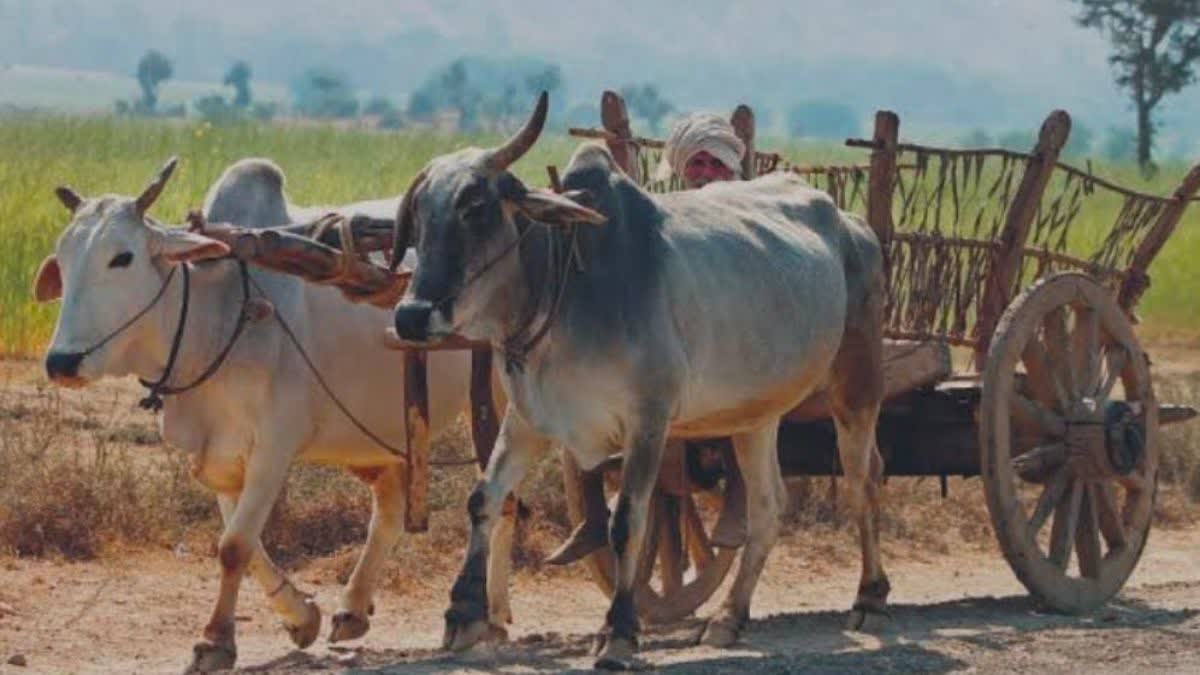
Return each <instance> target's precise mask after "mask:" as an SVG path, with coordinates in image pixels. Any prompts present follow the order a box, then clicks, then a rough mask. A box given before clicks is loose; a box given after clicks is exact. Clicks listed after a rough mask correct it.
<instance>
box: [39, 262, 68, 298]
mask: <svg viewBox="0 0 1200 675" xmlns="http://www.w3.org/2000/svg"><path fill="white" fill-rule="evenodd" d="M61 297H62V270H60V269H59V267H58V257H57V256H55V255H54V254H53V253H51V254H50V255H48V256H46V259H45V260H43V261H42V264H41V265H40V266H39V267H38V271H37V276H35V277H34V281H33V298H34V300H37V301H38V302H51V301H54V300H58V299H59V298H61Z"/></svg>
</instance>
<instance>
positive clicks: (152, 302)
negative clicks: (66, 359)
mask: <svg viewBox="0 0 1200 675" xmlns="http://www.w3.org/2000/svg"><path fill="white" fill-rule="evenodd" d="M176 269H177V268H175V267H172V268H171V271H170V272H169V273H168V274H167V278H166V279H163V282H162V285H161V286H159V287H158V292H157V293H155V294H154V297H153V298H151V299H150V302H149V303H148V304H147V305H146V306H145V307H143V308H142V309H141V311H139V312H138V313H137V314H134V315H133V316H132V317H130V318H129V320H128V321H126V322H125V323H123V324H121V325H120V326H118V327H117V329H116V330H114V331H113V332H111V333H109V334H108V335H105V336H104V338H103V339H101V340H100V341H99V342H97V343H96V344H94V345H92V346H91V347H88V348H87V349H85V350H83V351H82V352H79V358H80V359H84V358H87V357H88V356H91V355H92V354H94V353H96V352H97V351H99V350H100V349H102V348H103V347H104V345H106V344H108V343H109V342H112V340H113V338H115V337H117V336H118V335H120V334H121V333H124V332H125V331H126V330H128V329H129V327H130V326H132V325H133V324H135V323H137V321H138V319H140V318H142V317H143V316H146V313H147V312H149V311H150V310H151V309H153V308H154V306H155V305H157V304H158V301H159V300H162V297H163V294H164V293H166V292H167V286H169V285H171V279H173V278H174V277H175V270H176ZM187 273H188V272H187V268H186V266H185V267H184V270H183V274H184V278H185V279H186V278H187ZM185 288H186V286H185ZM184 292H185V293H186V291H184Z"/></svg>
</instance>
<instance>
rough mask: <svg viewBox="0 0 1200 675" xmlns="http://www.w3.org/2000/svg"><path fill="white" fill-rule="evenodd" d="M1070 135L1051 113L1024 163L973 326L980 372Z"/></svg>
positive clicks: (1067, 120)
mask: <svg viewBox="0 0 1200 675" xmlns="http://www.w3.org/2000/svg"><path fill="white" fill-rule="evenodd" d="M1070 134H1071V116H1070V115H1068V114H1067V113H1066V111H1065V110H1055V111H1054V112H1052V113H1050V115H1049V116H1048V117H1047V118H1046V121H1045V122H1043V123H1042V129H1041V131H1040V132H1039V133H1038V141H1037V145H1035V146H1034V148H1033V153H1032V155H1031V156H1030V157H1029V159H1028V160H1026V161H1025V174H1024V175H1023V176H1022V177H1021V184H1020V185H1019V186H1018V187H1017V192H1016V194H1015V195H1014V196H1013V199H1012V203H1010V204H1009V206H1008V213H1007V214H1006V216H1005V221H1004V230H1003V231H1001V233H1000V241H999V247H998V248H997V250H996V251H995V253H994V255H993V257H992V266H991V270H990V271H989V273H988V275H987V285H986V286H985V287H984V291H983V301H982V305H981V306H980V308H979V318H978V320H977V321H976V323H975V337H976V340H977V345H976V347H975V367H976V368H977V369H979V370H981V371H982V370H983V366H984V362H985V361H986V360H987V352H988V346H989V345H990V344H991V340H992V333H993V332H994V331H995V329H996V323H997V322H998V321H999V320H1000V315H1001V314H1003V313H1004V309H1005V308H1006V307H1007V306H1008V303H1009V302H1010V301H1012V298H1013V294H1014V291H1015V288H1014V286H1015V284H1016V282H1017V277H1018V276H1019V275H1020V273H1021V260H1022V259H1023V258H1024V254H1025V240H1026V239H1027V238H1028V237H1029V229H1030V225H1031V224H1032V223H1033V219H1034V218H1036V217H1037V212H1038V207H1039V206H1040V205H1041V202H1042V193H1044V192H1045V191H1046V185H1047V184H1048V183H1049V181H1050V176H1051V175H1052V174H1053V173H1054V167H1055V165H1056V164H1057V163H1058V154H1059V152H1061V151H1062V148H1063V146H1064V145H1066V143H1067V137H1068V136H1069V135H1070Z"/></svg>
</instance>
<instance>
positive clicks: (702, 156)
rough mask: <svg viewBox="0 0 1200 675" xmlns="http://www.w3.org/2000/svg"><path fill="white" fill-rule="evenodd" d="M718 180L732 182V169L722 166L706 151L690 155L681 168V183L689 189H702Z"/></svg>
mask: <svg viewBox="0 0 1200 675" xmlns="http://www.w3.org/2000/svg"><path fill="white" fill-rule="evenodd" d="M718 180H733V169H730V168H729V167H727V166H725V165H724V164H722V163H721V160H719V159H717V158H716V157H713V156H712V155H710V154H709V153H708V151H707V150H701V151H700V152H697V153H696V154H694V155H692V156H691V158H690V159H688V161H687V164H686V165H685V166H684V167H683V182H684V183H685V184H687V186H688V187H689V188H698V187H704V186H705V185H708V184H709V183H711V182H713V181H718Z"/></svg>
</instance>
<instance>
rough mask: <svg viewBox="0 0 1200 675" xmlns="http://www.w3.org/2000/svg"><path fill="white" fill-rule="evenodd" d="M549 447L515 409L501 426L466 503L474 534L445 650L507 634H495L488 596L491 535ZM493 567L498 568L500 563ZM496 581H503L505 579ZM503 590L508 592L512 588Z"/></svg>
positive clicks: (453, 597)
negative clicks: (506, 504) (508, 502)
mask: <svg viewBox="0 0 1200 675" xmlns="http://www.w3.org/2000/svg"><path fill="white" fill-rule="evenodd" d="M548 448H549V441H548V439H546V438H545V437H543V436H541V435H540V434H538V433H537V432H535V431H534V430H533V429H532V428H531V427H530V426H529V424H528V423H526V422H525V421H524V420H522V419H521V417H520V415H518V414H517V413H516V412H515V411H514V410H513V407H512V406H511V405H510V406H509V407H508V411H507V412H506V413H505V415H504V421H503V422H502V423H501V425H500V435H499V437H498V438H497V439H496V447H495V449H494V450H493V452H492V456H491V459H489V460H488V466H487V471H485V472H484V478H483V480H482V481H480V482H479V483H478V484H477V485H476V486H475V489H474V490H473V491H472V492H471V496H470V498H469V499H468V500H467V515H468V516H469V517H470V520H471V535H470V539H469V540H468V542H467V552H466V558H465V560H464V561H463V566H462V570H461V571H460V572H459V574H458V578H457V579H456V580H455V581H454V586H453V587H452V588H451V589H450V607H449V609H447V610H446V631H445V634H444V636H443V638H442V646H443V647H444V648H446V649H451V650H454V651H459V650H463V649H466V648H468V647H470V646H472V645H474V644H475V643H477V642H479V641H480V640H481V639H483V638H485V637H487V636H489V635H495V634H496V633H497V632H503V631H502V630H501V631H496V630H494V629H493V626H492V624H491V623H489V618H490V615H489V612H488V600H489V595H494V593H489V592H488V578H487V574H488V571H489V565H488V553H489V548H490V544H491V541H492V534H493V530H494V529H496V525H497V522H498V521H499V520H500V518H501V515H502V512H503V509H504V502H505V500H506V497H507V496H508V495H509V494H511V493H512V492H513V490H514V489H515V488H516V487H517V485H518V484H519V483H520V482H521V479H522V478H524V477H525V474H526V473H527V472H528V471H529V467H530V466H531V465H532V464H533V461H534V460H535V459H536V458H537V457H539V456H540V455H542V454H543V453H544V452H545V451H546V450H547V449H548ZM510 536H511V535H510ZM504 548H507V546H505V547H504ZM491 567H493V568H496V566H495V565H493V566H491ZM496 582H497V583H501V580H499V579H497V580H496ZM503 592H505V593H507V590H505V591H503ZM499 628H501V629H502V628H503V626H500V627H499Z"/></svg>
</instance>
